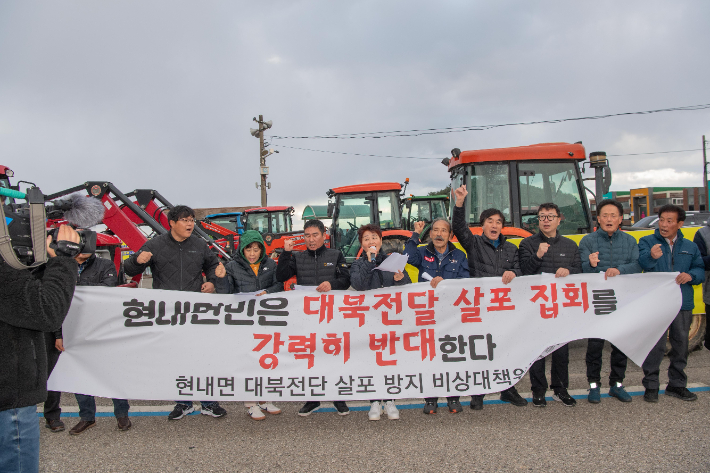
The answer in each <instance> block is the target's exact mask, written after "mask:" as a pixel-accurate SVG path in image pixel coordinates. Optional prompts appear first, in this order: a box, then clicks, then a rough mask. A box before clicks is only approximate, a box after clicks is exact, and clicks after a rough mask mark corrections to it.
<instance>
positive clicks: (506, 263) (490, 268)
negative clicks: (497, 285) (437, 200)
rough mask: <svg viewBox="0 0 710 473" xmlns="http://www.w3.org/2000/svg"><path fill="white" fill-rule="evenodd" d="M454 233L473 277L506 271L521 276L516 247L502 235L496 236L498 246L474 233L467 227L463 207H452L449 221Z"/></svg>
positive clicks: (489, 275) (499, 273) (492, 275)
mask: <svg viewBox="0 0 710 473" xmlns="http://www.w3.org/2000/svg"><path fill="white" fill-rule="evenodd" d="M451 227H452V229H453V230H454V235H455V236H456V239H458V241H459V243H461V246H463V248H464V250H466V254H467V256H468V267H469V273H471V277H473V278H486V277H494V276H503V273H504V272H506V271H512V272H514V273H515V275H516V276H522V274H523V273H522V272H521V271H520V264H519V262H518V247H517V246H515V245H514V244H512V243H510V242H509V241H506V238H505V237H504V236H503V235H500V236H499V237H498V241H499V242H500V243H499V244H498V247H497V248H496V247H495V246H493V243H491V241H490V240H489V239H488V238H486V237H484V236H482V235H474V234H473V233H471V230H469V229H468V224H467V223H466V219H465V215H464V209H463V207H454V217H453V221H452V222H451Z"/></svg>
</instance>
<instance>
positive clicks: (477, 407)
mask: <svg viewBox="0 0 710 473" xmlns="http://www.w3.org/2000/svg"><path fill="white" fill-rule="evenodd" d="M471 409H473V410H474V411H482V410H483V395H482V394H480V395H478V396H471Z"/></svg>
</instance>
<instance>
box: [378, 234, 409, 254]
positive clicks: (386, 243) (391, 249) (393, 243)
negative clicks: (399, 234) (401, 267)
mask: <svg viewBox="0 0 710 473" xmlns="http://www.w3.org/2000/svg"><path fill="white" fill-rule="evenodd" d="M404 243H405V240H404V239H400V238H387V239H385V240H382V252H383V253H384V254H386V255H389V254H390V253H400V254H402V253H404Z"/></svg>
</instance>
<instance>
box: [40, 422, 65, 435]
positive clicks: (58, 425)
mask: <svg viewBox="0 0 710 473" xmlns="http://www.w3.org/2000/svg"><path fill="white" fill-rule="evenodd" d="M45 420H46V422H45V424H44V426H45V427H47V428H48V429H49V430H51V431H52V432H64V429H65V427H64V422H62V421H61V420H59V419H51V420H50V419H45Z"/></svg>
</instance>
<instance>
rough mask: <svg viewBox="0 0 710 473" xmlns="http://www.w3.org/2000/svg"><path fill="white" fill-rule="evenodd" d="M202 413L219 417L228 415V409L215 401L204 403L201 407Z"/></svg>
mask: <svg viewBox="0 0 710 473" xmlns="http://www.w3.org/2000/svg"><path fill="white" fill-rule="evenodd" d="M200 413H201V414H204V415H206V416H212V417H216V418H218V419H219V418H220V417H224V416H226V415H227V411H226V410H225V409H224V407H222V406H220V405H219V403H217V402H213V403H212V404H203V405H202V408H201V409H200Z"/></svg>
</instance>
